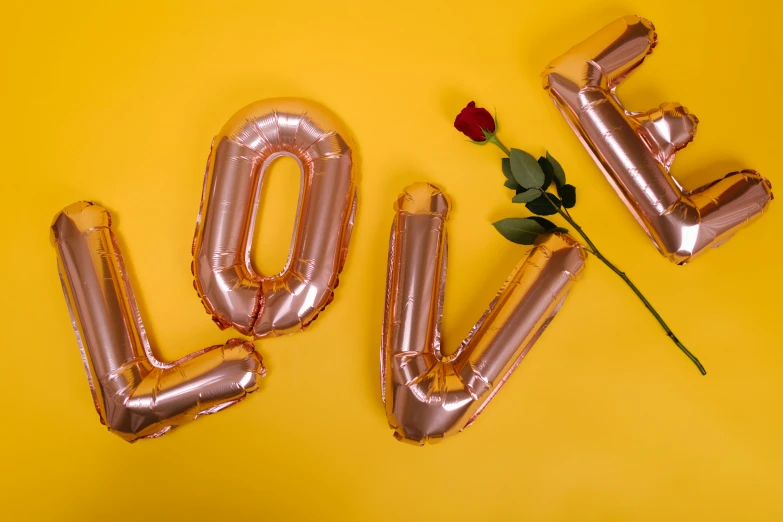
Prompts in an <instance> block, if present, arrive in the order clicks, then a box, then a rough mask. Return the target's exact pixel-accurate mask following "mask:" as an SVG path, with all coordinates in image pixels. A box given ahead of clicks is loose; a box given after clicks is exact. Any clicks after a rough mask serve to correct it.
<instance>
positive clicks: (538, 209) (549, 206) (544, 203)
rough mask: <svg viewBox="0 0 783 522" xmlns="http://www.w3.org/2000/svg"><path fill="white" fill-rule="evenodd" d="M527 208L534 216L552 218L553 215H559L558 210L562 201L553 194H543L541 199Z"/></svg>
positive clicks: (537, 199) (535, 200)
mask: <svg viewBox="0 0 783 522" xmlns="http://www.w3.org/2000/svg"><path fill="white" fill-rule="evenodd" d="M553 203H554V205H553ZM525 206H526V207H527V209H528V210H529V211H530V212H532V213H533V214H537V215H539V216H551V215H552V214H557V210H558V209H559V208H560V200H559V199H558V197H557V196H553V195H552V194H541V196H540V197H538V198H536V199H534V200H533V201H531V202H530V203H528V204H527V205H525Z"/></svg>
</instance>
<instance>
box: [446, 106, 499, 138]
mask: <svg viewBox="0 0 783 522" xmlns="http://www.w3.org/2000/svg"><path fill="white" fill-rule="evenodd" d="M454 127H455V128H456V129H457V130H458V131H460V132H461V133H463V134H464V135H465V136H467V137H468V138H470V139H472V140H473V141H487V137H486V135H485V134H484V131H486V132H487V133H489V134H492V133H493V132H495V118H493V117H492V115H491V114H490V113H489V111H488V110H487V109H483V108H481V107H476V102H470V103H469V104H468V106H467V107H465V108H464V109H462V112H460V113H459V115H458V116H457V119H456V120H454Z"/></svg>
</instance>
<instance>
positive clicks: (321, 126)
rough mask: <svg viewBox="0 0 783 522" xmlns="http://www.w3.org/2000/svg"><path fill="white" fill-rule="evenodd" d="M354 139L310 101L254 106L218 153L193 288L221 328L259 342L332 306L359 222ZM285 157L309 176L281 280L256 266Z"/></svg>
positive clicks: (225, 135) (225, 133)
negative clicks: (274, 177) (262, 211)
mask: <svg viewBox="0 0 783 522" xmlns="http://www.w3.org/2000/svg"><path fill="white" fill-rule="evenodd" d="M347 136H348V133H347V132H346V131H345V130H344V128H343V127H342V125H341V124H340V122H339V121H338V120H337V119H336V118H335V117H334V116H332V115H331V114H329V113H327V112H326V111H325V110H324V109H323V108H321V107H319V106H318V105H316V104H314V103H313V102H310V101H305V100H300V99H293V98H280V99H269V100H264V101H260V102H256V103H253V104H251V105H249V106H247V107H245V108H243V109H241V110H240V111H239V112H237V113H236V114H235V115H234V116H232V117H231V118H230V119H229V120H228V122H227V123H226V124H225V126H224V127H223V129H222V130H221V131H220V133H219V134H218V135H217V137H216V138H215V140H214V141H213V144H212V151H211V153H210V156H209V162H208V164H207V170H206V174H205V178H204V190H203V194H202V199H201V208H200V210H199V214H198V221H197V225H196V235H195V238H194V240H193V264H192V270H193V275H194V278H195V281H194V286H195V288H196V291H197V292H198V294H199V297H200V298H201V300H202V302H203V304H204V306H205V308H206V310H207V312H208V313H210V314H211V315H212V318H213V320H214V321H215V323H217V325H218V326H219V327H220V328H221V329H226V328H234V329H236V330H237V331H239V332H241V333H242V334H245V335H250V336H253V337H254V338H256V339H258V338H261V337H265V336H269V335H284V334H290V333H294V332H297V331H300V330H303V329H304V328H306V327H307V326H308V325H309V324H310V323H311V322H312V321H313V320H314V319H315V318H316V317H317V316H318V314H319V312H321V310H323V309H324V307H326V306H327V305H328V304H329V303H330V302H331V300H332V299H333V295H334V289H335V287H336V286H337V284H338V275H339V273H340V271H341V270H342V268H343V265H344V263H345V258H346V254H347V251H348V243H349V240H350V237H351V229H352V227H353V221H354V215H355V213H356V170H357V169H356V166H355V163H354V158H353V147H352V145H351V144H350V141H349V138H348V137H347ZM281 156H288V157H291V158H293V159H294V160H296V162H297V163H298V164H299V168H300V172H301V184H300V192H299V204H298V208H297V214H296V222H295V225H294V232H293V237H292V244H291V249H290V251H289V256H288V261H287V263H286V265H285V268H284V269H283V270H282V271H281V272H280V273H278V274H276V275H272V276H263V275H260V274H257V273H256V271H255V270H254V269H253V267H252V265H251V262H250V249H251V246H252V240H253V228H254V224H255V220H256V213H257V211H258V203H259V196H260V192H261V186H262V184H263V180H264V175H265V174H266V172H267V170H268V168H269V166H270V164H271V163H272V162H273V161H274V160H275V159H277V158H279V157H281Z"/></svg>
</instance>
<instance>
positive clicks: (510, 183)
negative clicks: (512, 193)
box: [503, 179, 524, 190]
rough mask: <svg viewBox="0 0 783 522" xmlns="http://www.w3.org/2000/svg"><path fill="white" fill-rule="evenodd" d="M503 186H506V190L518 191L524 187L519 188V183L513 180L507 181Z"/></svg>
mask: <svg viewBox="0 0 783 522" xmlns="http://www.w3.org/2000/svg"><path fill="white" fill-rule="evenodd" d="M503 185H505V186H506V188H510V189H511V190H518V189H521V188H522V187H520V186H519V183H517V182H516V180H513V179H507V180H506V182H505V183H503ZM522 190H524V189H522Z"/></svg>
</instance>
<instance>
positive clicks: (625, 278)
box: [487, 134, 707, 375]
mask: <svg viewBox="0 0 783 522" xmlns="http://www.w3.org/2000/svg"><path fill="white" fill-rule="evenodd" d="M487 141H488V142H489V143H493V144H495V145H497V146H498V147H499V148H500V150H502V151H503V152H504V153H505V154H506V156H511V152H510V151H509V150H508V148H507V147H506V146H505V145H503V143H501V141H500V140H499V139H498V138H497V137H496V136H495V135H494V134H491V135H489V136H487ZM539 190H541V192H542V193H543V194H544V196H545V197H546V199H547V201H549V202H550V203H551V204H552V206H553V207H554V208H555V210H557V213H558V214H560V215H561V216H562V217H563V219H565V220H566V221H567V222H568V223H569V224H570V225H571V226H572V227H574V229H575V230H576V231H577V233H578V234H579V235H580V236H582V239H584V240H585V242H586V243H587V251H588V252H590V253H591V254H593V255H594V256H595V257H597V258H598V259H600V260H601V262H602V263H603V264H605V265H606V266H608V267H609V269H610V270H611V271H612V272H614V273H615V274H617V275H618V276H619V277H620V278H621V279H622V280H623V281H625V284H626V285H628V287H629V288H630V289H631V290H633V293H634V294H636V297H638V298H639V300H640V301H641V302H642V303H644V306H645V307H646V308H647V309H648V310H649V311H650V313H651V314H652V315H653V317H655V320H656V321H658V324H660V325H661V328H663V330H664V331H665V332H666V335H668V336H669V338H670V339H671V340H672V342H673V343H674V344H676V345H677V348H679V349H680V350H682V353H684V354H685V355H687V356H688V359H690V360H691V361H693V364H695V365H696V367H697V368H698V369H699V371H700V372H701V374H702V375H707V370H705V369H704V366H702V364H701V362H699V359H697V358H696V356H695V355H693V354H692V353H691V352H690V351H689V350H688V349H687V348H686V347H685V345H684V344H682V342H680V340H679V339H678V338H677V336H676V335H674V332H672V329H671V328H669V325H667V324H666V321H664V320H663V318H662V317H661V316H660V314H659V313H658V312H657V311H656V310H655V308H654V307H653V305H652V304H650V301H648V300H647V298H646V297H644V294H642V292H641V291H640V290H639V289H638V288H637V287H636V285H635V284H633V281H631V280H630V279H629V278H628V276H627V275H625V272H623V271H622V270H620V269H619V268H617V267H616V266H615V265H614V264H613V263H612V262H611V261H609V260H608V259H607V258H606V257H604V255H603V254H602V253H601V251H600V250H598V247H596V246H595V243H593V242H592V241H591V240H590V238H589V237H587V234H585V232H584V230H582V227H580V226H579V225H578V224H577V223H576V221H574V219H573V218H572V217H571V214H570V213H569V212H568V209H565V210H564V209H563V208H562V207H561V206H560V205H558V204H557V203H555V202H554V201H553V200H552V198H551V197H550V196H549V194H548V193H547V192H546V191H545V190H543V188H541V187H539Z"/></svg>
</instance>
